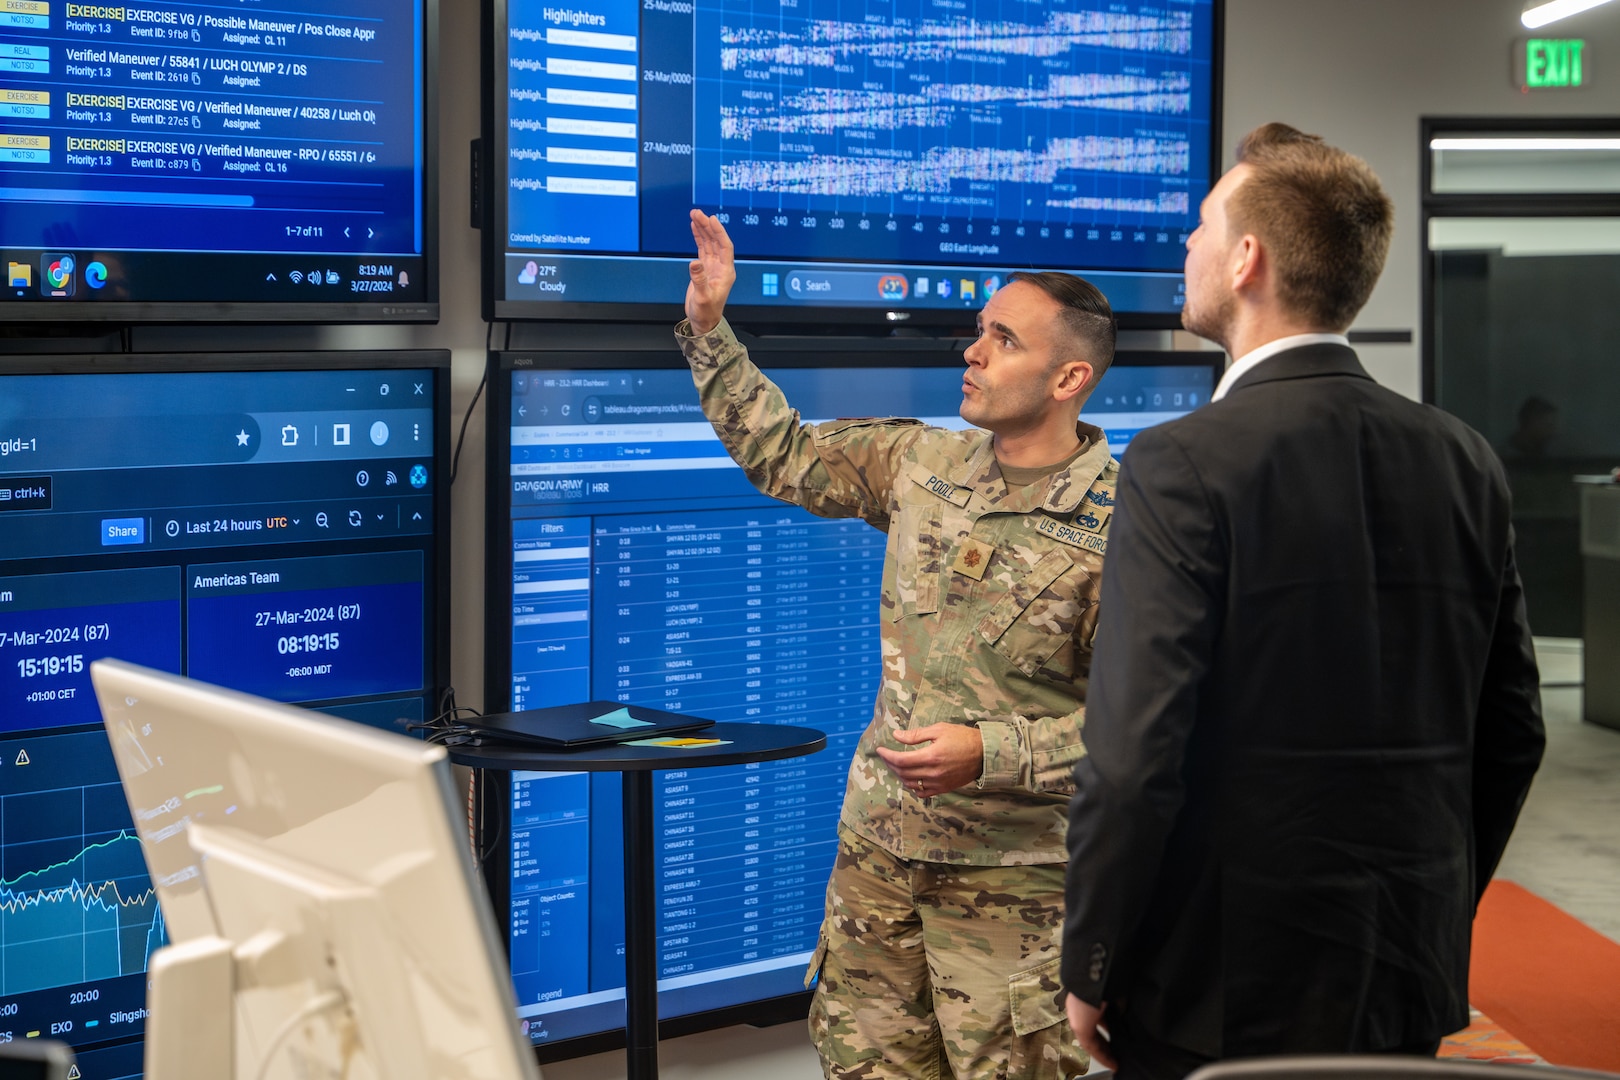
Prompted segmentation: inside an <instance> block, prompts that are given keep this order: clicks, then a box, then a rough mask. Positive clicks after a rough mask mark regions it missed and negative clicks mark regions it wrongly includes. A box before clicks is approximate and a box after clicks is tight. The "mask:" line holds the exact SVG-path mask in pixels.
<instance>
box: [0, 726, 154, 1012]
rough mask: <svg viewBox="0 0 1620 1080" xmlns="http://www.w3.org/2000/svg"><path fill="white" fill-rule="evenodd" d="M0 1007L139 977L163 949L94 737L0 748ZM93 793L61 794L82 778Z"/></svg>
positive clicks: (134, 846)
mask: <svg viewBox="0 0 1620 1080" xmlns="http://www.w3.org/2000/svg"><path fill="white" fill-rule="evenodd" d="M0 755H3V756H4V760H5V764H4V765H3V766H0V769H3V770H4V771H3V772H0V778H3V781H4V782H3V784H0V790H4V791H5V792H6V794H4V795H0V997H5V998H9V997H14V996H16V995H19V994H28V993H31V992H33V991H39V990H46V989H50V988H52V987H57V986H69V985H73V986H77V985H81V984H84V983H92V982H99V981H102V980H108V979H116V978H120V977H122V976H128V975H139V974H141V973H142V972H144V971H145V970H146V964H147V960H148V959H149V958H150V956H151V954H152V953H153V952H154V951H155V950H156V949H157V948H159V947H160V946H161V945H162V944H164V940H165V938H164V928H163V916H162V912H161V910H160V909H159V907H158V900H157V894H156V893H155V892H154V891H153V888H152V882H151V880H150V879H149V878H148V877H147V873H146V863H145V861H144V860H143V858H142V856H141V846H140V840H139V839H138V838H137V837H136V835H135V831H134V828H133V823H132V822H131V820H130V816H129V808H128V806H127V804H126V803H125V801H124V793H123V789H122V788H121V786H120V785H119V784H118V782H117V780H116V774H114V778H112V779H110V780H104V779H103V777H104V776H105V772H103V770H102V769H98V768H94V767H91V768H89V769H88V770H87V769H86V766H93V764H94V763H98V762H99V761H100V760H103V759H104V760H105V763H106V764H105V770H106V771H107V772H110V771H112V762H111V755H110V753H109V751H108V748H107V737H106V735H104V734H103V733H101V732H99V731H89V732H83V733H79V734H68V735H56V736H48V737H32V738H30V737H26V736H25V737H24V738H21V739H17V740H10V741H7V742H6V743H4V744H0ZM86 771H89V772H91V773H92V774H95V773H100V774H101V775H97V776H94V779H95V780H96V781H100V782H91V783H66V782H64V781H65V780H66V779H67V778H68V777H69V776H72V777H73V778H74V779H79V780H84V779H91V777H86V776H85V772H86Z"/></svg>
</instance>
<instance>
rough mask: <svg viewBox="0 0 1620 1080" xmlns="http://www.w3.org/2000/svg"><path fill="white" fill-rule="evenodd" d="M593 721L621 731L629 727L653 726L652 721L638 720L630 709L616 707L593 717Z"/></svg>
mask: <svg viewBox="0 0 1620 1080" xmlns="http://www.w3.org/2000/svg"><path fill="white" fill-rule="evenodd" d="M591 723H593V724H601V725H602V726H603V727H610V728H618V729H619V730H620V731H623V730H625V729H627V728H638V727H652V726H653V725H652V723H651V722H650V721H647V720H637V719H636V718H635V717H633V716H631V715H630V710H629V709H614V710H613V711H612V712H610V713H603V714H602V715H601V716H598V717H595V718H594V719H592V720H591Z"/></svg>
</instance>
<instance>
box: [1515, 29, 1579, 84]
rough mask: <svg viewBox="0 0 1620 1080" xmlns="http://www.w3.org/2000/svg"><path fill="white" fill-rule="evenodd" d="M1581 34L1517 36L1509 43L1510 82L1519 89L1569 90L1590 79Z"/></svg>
mask: <svg viewBox="0 0 1620 1080" xmlns="http://www.w3.org/2000/svg"><path fill="white" fill-rule="evenodd" d="M1590 55H1591V54H1590V53H1589V52H1588V51H1587V48H1586V42H1585V41H1584V40H1583V39H1581V38H1520V39H1519V40H1518V41H1516V42H1514V44H1513V85H1514V86H1517V87H1518V88H1519V89H1520V90H1526V91H1528V90H1569V89H1574V88H1576V87H1580V86H1585V85H1586V84H1587V82H1588V81H1590V79H1591V74H1592V73H1591V70H1590V64H1589V63H1588V60H1589V57H1590Z"/></svg>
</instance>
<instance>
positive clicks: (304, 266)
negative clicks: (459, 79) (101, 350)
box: [0, 0, 437, 321]
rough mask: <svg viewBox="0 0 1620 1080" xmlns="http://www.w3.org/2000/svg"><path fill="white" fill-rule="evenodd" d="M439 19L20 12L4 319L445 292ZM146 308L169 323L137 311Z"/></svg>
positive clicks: (13, 57) (282, 12)
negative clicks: (437, 226)
mask: <svg viewBox="0 0 1620 1080" xmlns="http://www.w3.org/2000/svg"><path fill="white" fill-rule="evenodd" d="M429 11H430V6H429V4H428V3H427V2H425V0H281V2H278V3H276V4H275V5H273V6H272V5H267V4H263V3H261V2H260V0H249V2H239V0H230V2H227V3H219V2H207V0H121V2H117V3H106V4H100V3H97V4H89V3H85V4H80V3H61V2H47V0H13V2H9V3H7V4H6V5H5V7H4V10H3V11H0V250H3V252H4V253H5V256H6V267H5V269H6V270H7V277H6V281H5V285H6V288H5V290H4V291H3V292H0V311H4V310H8V308H9V310H11V311H12V312H14V313H15V312H19V311H22V312H26V313H28V314H29V315H30V316H33V317H51V316H52V313H53V312H55V317H56V318H58V319H66V318H84V317H91V318H96V317H102V316H101V315H100V314H98V313H99V312H101V310H102V309H105V308H109V307H110V306H112V305H142V304H156V305H160V306H161V305H174V304H191V305H204V304H208V303H214V304H223V303H232V304H246V305H249V306H252V305H258V306H261V307H262V306H263V305H273V304H300V305H326V306H328V308H329V309H331V306H332V305H340V306H343V307H347V308H350V309H353V308H362V309H364V311H365V313H366V314H367V315H368V316H369V317H370V319H371V321H384V320H386V319H387V318H389V317H390V316H392V315H393V314H394V313H393V312H392V310H390V311H388V312H384V311H383V310H382V309H383V308H384V307H388V308H390V309H392V308H393V307H394V306H396V305H412V304H414V305H415V306H416V308H417V309H418V311H419V310H420V309H421V306H422V304H423V302H424V301H432V300H436V299H437V296H436V295H431V294H430V293H431V290H430V289H429V280H428V278H429V272H430V271H431V269H432V268H431V266H430V257H431V253H432V252H433V251H434V250H435V247H434V244H433V241H432V237H431V236H430V235H429V231H430V226H431V225H432V223H433V222H434V220H435V218H434V216H433V213H432V208H431V206H430V205H429V203H428V198H429V196H430V194H431V187H432V184H431V183H430V181H431V179H432V175H433V163H432V161H431V160H430V158H429V149H430V144H431V139H430V135H431V126H430V123H429V118H430V116H431V115H432V113H431V110H430V108H429V104H430V101H429V98H430V95H429V87H428V76H429V71H430V60H431V59H432V57H431V48H432V37H431V24H430V21H429V17H428V16H429ZM18 302H26V306H25V305H23V304H19V303H18ZM332 310H335V309H332ZM143 312H145V314H146V317H154V315H161V314H165V313H164V312H156V313H154V312H152V311H151V309H149V308H144V309H143V308H141V307H130V306H124V307H120V308H118V310H117V312H116V313H117V314H119V315H121V316H122V317H124V318H126V319H136V318H139V317H141V316H142V313H143ZM166 314H168V315H169V317H171V318H173V317H175V315H176V314H177V313H176V312H174V311H172V310H171V311H168V312H167V313H166ZM178 314H179V315H181V316H183V317H188V318H203V319H205V318H211V317H214V318H217V317H218V316H217V315H211V314H210V312H209V309H207V308H206V307H192V308H190V309H188V310H186V311H182V312H179V313H178ZM351 317H352V316H351Z"/></svg>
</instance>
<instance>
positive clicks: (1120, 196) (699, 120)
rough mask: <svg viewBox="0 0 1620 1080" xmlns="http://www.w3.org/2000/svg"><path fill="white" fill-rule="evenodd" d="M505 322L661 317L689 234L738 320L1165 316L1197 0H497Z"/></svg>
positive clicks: (1177, 234)
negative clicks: (583, 310)
mask: <svg viewBox="0 0 1620 1080" xmlns="http://www.w3.org/2000/svg"><path fill="white" fill-rule="evenodd" d="M489 2H490V3H492V4H493V5H494V9H495V15H494V18H493V31H492V32H493V37H494V39H495V44H496V53H495V55H494V58H493V61H492V62H493V63H494V65H495V71H494V95H493V105H492V108H493V110H494V116H493V121H494V123H493V126H492V128H491V129H490V130H491V131H492V133H493V137H494V138H495V139H496V157H495V160H494V167H493V169H492V181H493V184H494V192H495V196H496V197H495V200H494V202H495V211H496V214H497V224H496V228H497V230H498V233H499V244H500V247H501V251H500V256H499V258H498V260H497V263H498V265H496V266H495V267H494V268H493V271H494V273H495V276H496V278H497V281H498V284H497V295H496V297H495V301H496V304H497V308H496V310H497V311H500V310H502V308H501V307H500V305H502V304H509V305H514V306H512V307H511V308H510V309H508V310H509V313H511V314H514V315H517V316H519V317H523V316H528V317H540V316H542V315H543V314H544V311H545V308H546V307H547V306H548V305H549V306H551V307H554V308H566V307H568V306H571V305H573V304H580V303H612V302H618V303H636V302H641V303H669V302H671V300H672V298H677V299H678V297H679V296H680V295H681V291H682V289H683V288H684V284H685V280H686V259H687V258H688V257H689V253H690V252H691V251H692V239H691V236H690V233H689V230H688V226H687V211H688V209H689V208H690V207H692V206H697V207H701V208H702V209H704V210H706V211H708V212H711V213H716V214H718V215H719V217H720V219H721V221H722V222H724V223H725V225H726V227H727V229H728V230H729V231H730V234H731V236H732V238H733V240H734V242H735V244H736V250H737V255H738V259H739V274H738V281H737V286H736V289H735V290H734V291H733V293H732V296H731V301H732V304H733V306H734V307H736V306H738V305H741V306H742V307H744V308H747V307H766V308H772V309H778V310H780V311H782V312H791V311H792V310H793V309H795V308H804V309H815V308H828V307H837V308H844V309H856V310H859V309H872V310H873V311H874V312H878V313H881V312H883V311H893V312H898V313H900V315H899V316H897V317H905V318H910V317H918V318H926V317H928V316H930V315H932V316H934V317H935V321H938V318H941V317H944V316H945V315H947V314H948V313H950V312H952V311H968V312H971V311H974V310H977V308H978V305H979V303H980V301H981V299H982V297H983V296H984V295H985V294H986V292H987V290H990V291H993V290H994V288H995V287H996V286H997V285H998V284H999V282H1000V281H1002V280H1004V279H1005V277H1006V275H1007V274H1008V273H1009V272H1010V271H1012V270H1017V269H1030V268H1033V267H1044V268H1053V269H1074V270H1079V271H1082V272H1084V273H1086V276H1087V277H1089V278H1091V279H1092V280H1093V281H1095V282H1096V284H1098V285H1099V287H1101V288H1102V289H1103V291H1104V292H1105V293H1106V294H1107V295H1108V296H1109V299H1110V301H1111V302H1112V303H1113V306H1114V308H1115V309H1116V310H1117V311H1120V312H1124V313H1152V314H1160V315H1164V314H1169V315H1174V314H1176V313H1179V311H1180V309H1181V294H1180V280H1181V275H1180V271H1181V266H1182V257H1183V250H1182V245H1183V244H1184V243H1185V241H1186V238H1187V235H1188V234H1189V233H1190V231H1191V230H1192V229H1193V228H1194V227H1195V226H1196V224H1197V216H1198V207H1199V202H1200V200H1201V199H1202V198H1203V196H1204V195H1205V194H1206V193H1207V191H1208V188H1209V184H1210V178H1211V176H1212V169H1213V168H1214V165H1215V151H1216V143H1215V136H1216V126H1217V121H1218V117H1217V113H1218V100H1219V93H1218V70H1219V62H1220V56H1219V52H1220V49H1219V34H1220V24H1219V6H1218V4H1217V3H1216V2H1215V0H1130V2H1123V3H1098V2H1095V0H1043V2H1039V3H1030V2H1026V0H882V2H880V3H870V2H862V3H849V2H847V0H782V2H772V3H768V4H766V3H759V2H757V0H576V2H571V3H557V2H552V0H489Z"/></svg>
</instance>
